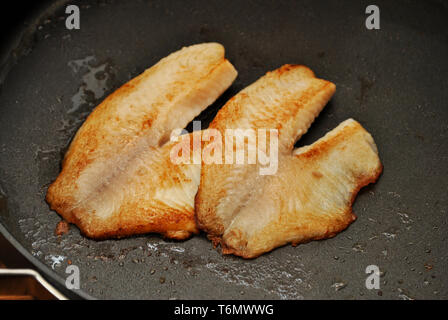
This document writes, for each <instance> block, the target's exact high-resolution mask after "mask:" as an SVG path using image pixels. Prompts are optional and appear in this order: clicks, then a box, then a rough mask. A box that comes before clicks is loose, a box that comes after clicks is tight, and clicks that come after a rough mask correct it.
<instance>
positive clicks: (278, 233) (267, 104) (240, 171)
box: [195, 65, 382, 258]
mask: <svg viewBox="0 0 448 320" xmlns="http://www.w3.org/2000/svg"><path fill="white" fill-rule="evenodd" d="M334 92H335V86H334V84H332V83H331V82H328V81H325V80H321V79H316V78H315V76H314V74H313V72H312V71H311V70H309V69H308V68H306V67H303V66H291V65H286V66H283V67H281V68H279V69H277V70H275V71H273V72H270V73H268V74H267V75H266V76H264V77H262V78H261V79H259V80H258V81H256V82H255V83H254V84H252V85H251V86H249V87H248V88H246V89H244V90H243V91H241V92H240V93H239V94H238V95H237V96H235V97H234V98H233V99H232V100H231V101H229V102H228V104H226V105H225V106H224V107H223V108H222V109H221V110H220V111H219V113H218V115H217V116H216V118H215V120H214V121H213V122H212V124H211V127H214V128H219V129H220V130H224V128H229V127H238V126H241V125H243V126H246V127H250V128H254V129H256V128H277V129H278V130H279V151H278V170H277V173H276V174H274V175H266V176H260V175H259V173H258V170H257V169H256V168H257V165H210V164H208V165H206V164H204V163H203V164H202V170H201V182H200V186H199V190H198V193H197V195H196V199H195V207H196V219H197V221H198V225H199V227H200V229H202V230H205V231H206V232H208V235H209V238H211V239H212V240H213V242H214V243H215V244H218V243H220V244H221V247H222V252H223V253H224V254H235V255H238V256H241V257H244V258H255V257H257V256H259V255H261V254H263V253H265V252H268V251H271V250H272V249H274V248H276V247H278V246H282V245H285V244H287V243H293V245H296V244H298V243H302V242H307V241H310V240H315V239H323V238H328V237H332V236H334V235H336V234H337V233H338V232H340V231H342V230H343V229H345V228H346V227H347V226H348V225H349V224H350V223H351V222H353V221H354V219H355V215H354V214H353V213H352V210H351V205H352V202H353V201H354V199H355V197H356V194H357V193H358V191H359V189H360V188H361V187H363V186H365V185H366V184H368V183H371V182H375V181H376V179H377V178H378V176H379V175H380V173H381V171H382V165H381V162H380V160H379V157H378V152H377V148H376V146H375V143H374V141H373V139H372V137H371V136H370V134H369V133H368V132H367V131H365V130H364V129H363V128H362V126H361V125H360V124H359V123H357V122H356V121H354V120H347V121H345V122H343V123H342V124H341V125H339V126H338V127H337V128H336V129H334V130H333V131H331V132H330V133H328V134H327V135H326V136H325V137H323V138H321V139H320V140H319V141H317V142H315V143H314V144H312V145H311V146H306V147H303V148H299V149H296V150H293V148H294V143H295V141H297V139H298V138H300V137H301V136H302V135H303V134H304V133H305V132H306V131H307V129H308V128H309V126H310V125H311V123H312V122H313V120H314V119H315V117H317V115H318V114H319V112H320V111H321V110H322V109H323V107H324V106H325V105H326V103H327V102H328V101H329V100H330V99H331V97H332V95H333V94H334Z"/></svg>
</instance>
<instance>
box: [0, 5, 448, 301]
mask: <svg viewBox="0 0 448 320" xmlns="http://www.w3.org/2000/svg"><path fill="white" fill-rule="evenodd" d="M74 4H78V5H79V8H80V9H81V28H80V30H67V29H66V27H65V18H66V17H67V15H66V14H65V7H66V4H65V3H64V2H56V3H54V4H53V5H51V6H48V7H47V6H45V7H42V10H40V13H39V14H38V15H36V16H35V18H34V20H33V19H31V20H30V21H29V23H28V26H27V27H25V28H22V29H23V30H24V33H22V38H21V41H16V42H11V43H12V44H11V46H10V47H8V48H6V49H5V51H4V52H2V54H3V56H8V57H9V58H8V59H6V60H4V61H3V65H2V73H1V82H2V83H1V89H0V223H1V225H0V229H1V231H3V232H4V233H5V234H6V236H7V237H8V239H10V240H11V241H12V242H13V243H14V244H15V245H16V246H17V247H18V248H19V249H20V250H21V251H22V252H23V253H24V254H25V255H26V256H27V257H28V258H29V259H30V260H31V261H32V262H33V263H35V264H36V266H37V267H38V268H39V270H40V271H41V272H42V273H43V275H44V276H46V277H47V278H48V279H50V281H52V282H53V283H54V284H55V285H57V286H59V288H64V286H63V284H64V282H65V278H66V276H67V274H66V273H65V271H66V267H67V266H68V265H69V264H70V263H71V264H72V265H76V266H78V267H79V269H80V276H81V290H78V291H76V292H75V293H71V294H70V296H71V297H75V296H81V297H96V298H161V299H165V298H186V299H192V298H199V299H202V298H219V299H221V298H274V299H277V298H291V299H300V298H306V299H308V298H336V299H345V298H348V299H364V298H369V299H370V298H380V299H381V298H391V299H406V298H417V299H422V298H435V299H439V298H445V299H446V298H448V288H447V284H448V275H447V273H446V270H448V262H447V250H448V243H447V220H448V219H447V217H448V215H447V205H448V202H447V191H448V190H447V182H446V181H447V175H448V170H447V161H448V146H447V138H448V122H447V119H448V102H447V101H448V76H447V75H448V23H447V21H448V20H447V17H448V8H447V6H446V5H445V4H443V2H442V1H376V2H375V4H376V5H377V6H378V7H379V8H380V19H381V20H380V21H381V23H380V28H381V29H380V30H368V29H367V28H366V27H365V19H366V17H367V15H366V14H365V9H366V7H367V5H369V4H370V3H369V2H366V1H311V0H309V1H210V0H204V1H79V2H78V3H76V2H74ZM206 41H217V42H220V43H222V44H223V45H224V46H225V48H226V51H227V56H228V58H229V60H230V61H231V62H232V63H233V64H234V65H235V66H236V68H237V70H238V71H239V76H238V79H237V80H236V81H235V83H234V84H233V85H232V87H231V88H230V89H229V90H228V91H227V92H226V93H225V94H224V95H223V96H222V97H221V98H220V99H219V100H218V101H217V102H216V103H215V104H214V105H213V106H211V107H210V108H209V109H207V110H206V111H205V112H204V113H203V114H202V115H200V116H199V117H198V119H201V120H203V121H204V122H203V125H204V126H205V125H207V124H208V123H209V121H210V120H211V119H213V117H214V115H215V114H216V112H217V110H219V108H220V107H221V106H222V105H223V104H224V103H225V101H226V100H227V99H229V98H230V97H231V96H233V95H234V94H236V93H237V92H238V91H239V90H241V89H242V88H244V87H245V86H247V85H248V84H250V83H251V82H253V81H254V80H256V79H257V78H258V77H260V76H261V75H263V74H264V73H265V72H267V71H268V70H272V69H275V68H277V67H279V66H280V65H282V64H285V63H295V64H304V65H307V66H309V67H310V68H312V69H313V70H314V71H315V72H316V74H317V75H318V76H319V77H322V78H325V79H328V80H331V81H332V82H334V83H335V84H336V85H337V92H336V94H335V96H334V98H333V99H332V101H331V102H330V103H329V104H328V106H327V107H326V108H325V109H324V111H323V112H322V113H321V115H320V116H319V118H318V119H317V120H316V121H315V123H314V124H313V126H312V127H311V129H310V132H309V133H308V134H307V135H306V136H305V137H304V138H303V139H302V140H301V141H300V145H305V144H309V143H312V142H313V141H315V140H316V139H318V138H319V137H321V136H322V135H324V134H325V133H326V132H327V131H329V130H331V129H333V128H334V127H336V126H337V125H338V124H339V123H340V122H341V121H343V120H345V119H347V118H354V119H356V120H358V121H360V122H361V123H362V124H363V125H364V126H365V127H366V129H367V130H368V131H369V132H371V134H372V135H373V137H374V139H375V141H376V143H377V145H378V148H379V152H380V156H381V160H382V162H383V164H384V172H383V174H382V176H381V178H380V179H379V181H378V183H376V184H375V185H373V186H369V187H367V188H365V189H363V190H362V191H361V192H360V194H359V196H358V198H357V200H356V202H355V205H354V211H355V213H356V214H357V216H358V220H357V221H356V222H355V223H354V224H352V225H351V226H350V227H349V228H348V229H347V230H346V231H344V232H342V233H341V234H339V235H338V236H336V237H335V238H333V239H329V240H324V241H315V242H311V243H308V244H303V245H299V246H298V247H295V248H293V247H291V246H286V247H283V248H280V249H277V250H274V251H273V252H271V253H269V254H265V255H263V256H261V257H259V258H257V259H255V260H243V259H240V258H237V257H233V256H222V255H221V254H220V252H219V251H218V250H214V249H213V248H212V245H211V243H210V242H209V241H208V240H207V239H206V238H205V236H204V235H200V236H196V237H193V238H192V239H190V240H188V241H183V242H174V241H165V240H163V239H162V238H161V237H159V236H157V235H145V236H139V237H132V238H128V239H122V240H107V241H93V240H89V239H87V238H85V237H83V236H82V235H80V233H79V230H78V229H77V228H76V227H75V226H72V227H71V229H70V232H69V234H67V235H64V236H62V237H60V238H58V237H57V236H55V235H54V229H55V227H56V224H57V223H58V222H59V221H60V217H59V216H58V215H57V214H56V213H55V212H52V211H50V210H49V207H48V205H47V204H46V202H45V201H44V196H45V193H46V190H47V187H48V185H49V184H50V183H51V182H52V181H53V180H54V179H55V178H56V176H57V175H58V173H59V170H60V164H61V159H62V156H63V154H64V152H65V150H66V148H67V145H68V143H69V142H70V140H71V138H72V137H73V135H74V133H75V132H76V130H77V129H78V128H79V127H80V125H81V124H82V122H83V120H84V119H85V118H86V116H87V115H88V114H89V112H90V111H91V110H92V109H93V108H94V106H95V105H97V104H98V103H99V102H100V101H101V100H102V99H103V98H105V97H106V96H107V95H108V94H109V93H111V92H112V91H113V90H115V89H116V88H117V87H119V86H120V85H121V84H123V83H124V82H126V81H127V80H129V79H131V78H132V77H134V76H136V75H138V74H139V73H141V72H142V71H143V70H144V69H145V68H147V67H149V66H151V65H153V64H154V63H155V62H157V61H158V60H159V59H160V58H162V57H164V56H166V55H167V54H169V53H171V52H173V51H175V50H177V49H179V48H181V47H182V46H186V45H190V44H193V43H199V42H206ZM58 261H59V263H57V262H58ZM369 265H377V266H378V267H379V268H380V270H381V288H380V290H375V289H373V290H369V289H367V288H366V286H365V280H366V277H367V276H368V275H367V274H366V273H365V270H366V267H367V266H369ZM64 292H65V293H66V294H68V293H67V291H64Z"/></svg>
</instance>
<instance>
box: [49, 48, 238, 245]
mask: <svg viewBox="0 0 448 320" xmlns="http://www.w3.org/2000/svg"><path fill="white" fill-rule="evenodd" d="M236 75H237V72H236V70H235V69H234V67H233V66H232V64H231V63H230V62H229V61H228V60H226V59H225V58H224V48H223V46H222V45H220V44H217V43H204V44H198V45H193V46H190V47H186V48H183V49H182V50H179V51H177V52H175V53H172V54H170V55H169V56H167V57H166V58H164V59H162V60H160V61H159V62H158V63H157V64H155V65H154V66H153V67H151V68H149V69H147V70H146V71H145V72H143V73H142V74H141V75H139V76H137V77H136V78H134V79H132V80H131V81H129V82H128V83H126V84H125V85H123V86H122V87H121V88H119V89H118V90H116V91H115V92H114V93H112V94H111V95H110V96H108V97H107V98H106V99H105V100H104V101H103V102H102V103H101V104H100V105H99V106H97V107H96V108H95V109H94V111H93V112H92V113H91V114H90V115H89V117H88V118H87V120H86V121H85V123H84V124H83V125H82V127H81V128H80V129H79V131H78V132H77V134H76V135H75V137H74V139H73V141H72V143H71V145H70V148H69V150H68V152H67V154H66V155H65V158H64V160H63V165H62V171H61V173H60V175H59V176H58V177H57V179H56V181H55V182H54V183H53V184H52V185H51V186H50V187H49V189H48V192H47V196H46V200H47V201H48V203H49V204H50V205H51V208H52V209H53V210H56V211H57V212H58V213H59V214H60V215H62V216H63V217H64V219H66V220H67V221H68V222H71V223H75V224H76V225H77V226H78V227H79V228H80V229H81V231H82V232H83V233H84V234H85V235H87V236H89V237H92V238H97V239H101V238H111V237H123V236H128V235H133V234H142V233H149V232H157V233H161V234H163V235H164V236H166V237H168V238H176V239H184V238H187V237H189V236H190V235H191V234H192V233H197V232H198V230H197V227H196V225H195V221H194V212H193V211H194V208H193V203H194V196H195V193H196V190H197V186H198V183H199V170H200V168H199V166H197V165H196V166H195V165H178V164H173V163H171V161H170V149H171V143H170V142H168V143H167V141H168V140H169V138H170V134H171V132H172V131H173V130H174V129H176V128H184V127H185V126H186V125H187V124H188V123H189V122H190V121H191V120H192V119H193V118H194V117H195V116H197V115H198V114H199V113H200V112H201V111H202V110H204V109H205V108H206V107H207V106H209V105H210V104H212V103H213V102H214V101H215V100H216V99H217V98H218V97H219V96H220V95H221V94H222V93H223V92H224V91H225V90H226V89H227V88H228V87H229V86H230V85H231V83H232V82H233V81H234V79H235V78H236Z"/></svg>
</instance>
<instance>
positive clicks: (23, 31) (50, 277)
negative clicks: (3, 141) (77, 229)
mask: <svg viewBox="0 0 448 320" xmlns="http://www.w3.org/2000/svg"><path fill="white" fill-rule="evenodd" d="M66 2H67V0H59V1H56V2H51V1H45V2H44V3H42V5H41V6H39V8H36V10H35V11H34V12H28V16H27V17H24V19H22V20H23V21H25V20H28V21H29V22H30V23H29V24H23V25H22V26H20V27H17V28H15V30H13V31H12V32H11V34H9V40H8V41H6V43H4V44H3V45H2V51H4V52H3V53H2V54H0V88H1V86H2V84H3V82H4V80H5V79H6V78H7V76H8V74H9V72H10V71H11V68H12V67H13V65H14V64H15V62H16V61H10V56H11V52H12V51H13V50H14V49H15V48H17V47H19V46H20V45H21V43H22V42H23V41H24V40H25V39H24V38H25V37H26V35H27V33H28V32H29V31H30V29H32V28H33V26H35V25H36V24H37V23H38V21H40V20H41V19H43V18H44V17H45V16H46V15H48V14H52V13H53V12H54V11H55V10H57V9H58V8H59V7H60V6H61V5H63V4H64V3H66ZM16 59H17V60H18V59H20V57H17V58H16ZM6 198H7V197H6ZM0 233H1V234H2V235H3V236H4V237H5V239H6V240H7V241H8V242H9V243H10V244H11V245H12V246H13V247H14V248H15V249H16V250H17V251H19V252H20V254H21V255H22V256H24V257H25V258H26V259H27V260H28V261H29V262H30V263H31V264H32V265H33V266H34V267H35V268H36V271H37V272H38V273H39V274H41V275H42V276H43V277H44V278H45V279H46V280H47V281H49V282H50V283H51V284H52V285H54V286H55V287H56V288H57V289H58V290H60V291H62V292H63V293H64V294H65V295H66V296H67V297H68V298H70V299H87V300H94V299H95V298H94V297H93V296H91V295H90V294H88V293H87V292H85V291H84V290H82V289H79V290H76V291H75V290H70V289H68V288H67V287H66V286H65V280H64V279H63V278H62V277H61V276H60V275H58V274H57V273H56V272H54V271H52V270H51V269H50V268H49V267H48V266H47V265H45V264H44V263H43V262H41V261H40V260H39V259H37V258H36V257H35V256H33V255H32V254H31V253H30V252H29V251H28V250H27V249H26V248H25V247H24V246H23V245H22V244H21V243H20V241H18V240H17V239H16V238H15V237H14V236H13V234H12V233H11V232H10V231H9V230H8V229H7V228H6V226H5V225H4V224H3V223H2V222H1V221H0Z"/></svg>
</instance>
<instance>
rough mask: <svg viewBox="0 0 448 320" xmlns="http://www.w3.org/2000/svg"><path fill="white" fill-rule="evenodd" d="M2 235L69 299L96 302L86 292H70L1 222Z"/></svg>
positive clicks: (79, 290) (60, 279)
mask: <svg viewBox="0 0 448 320" xmlns="http://www.w3.org/2000/svg"><path fill="white" fill-rule="evenodd" d="M0 233H1V234H2V235H3V236H4V237H5V238H6V240H7V241H8V242H9V243H11V245H13V246H14V248H15V249H16V250H17V251H19V252H20V254H21V255H22V256H24V257H25V258H26V259H27V260H28V261H29V262H30V263H31V264H33V266H34V267H36V268H37V271H38V272H39V273H40V274H41V275H42V276H43V277H44V278H45V279H46V280H48V281H50V283H52V284H54V285H56V287H57V289H58V290H60V291H63V293H64V294H65V295H67V296H69V298H72V299H73V298H74V299H86V300H95V298H94V297H92V296H91V295H90V294H88V293H87V292H85V291H84V290H82V289H78V290H76V291H74V290H70V289H68V288H66V286H65V280H64V279H63V278H62V277H61V276H59V275H58V274H57V273H55V272H53V271H52V270H50V268H49V267H48V266H46V265H45V264H44V263H42V262H41V261H39V260H38V259H37V258H36V257H34V256H33V255H32V254H31V253H30V252H29V251H28V250H27V249H25V248H24V247H23V246H22V244H21V243H20V242H19V241H18V240H17V239H16V238H15V237H14V236H13V235H12V234H11V233H10V232H9V231H8V229H7V228H6V227H5V226H4V225H3V223H1V222H0Z"/></svg>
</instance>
